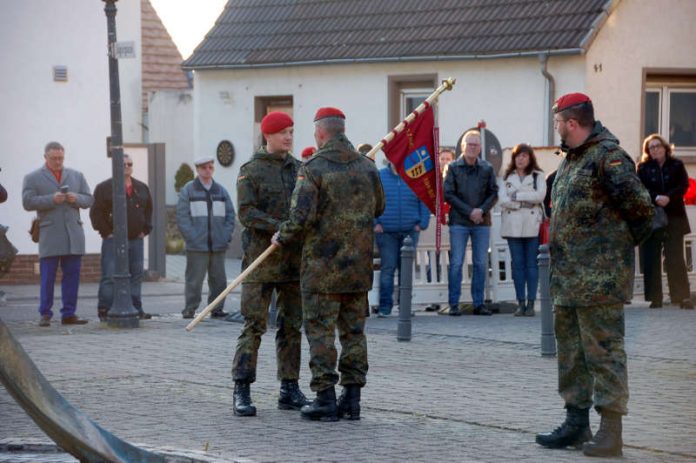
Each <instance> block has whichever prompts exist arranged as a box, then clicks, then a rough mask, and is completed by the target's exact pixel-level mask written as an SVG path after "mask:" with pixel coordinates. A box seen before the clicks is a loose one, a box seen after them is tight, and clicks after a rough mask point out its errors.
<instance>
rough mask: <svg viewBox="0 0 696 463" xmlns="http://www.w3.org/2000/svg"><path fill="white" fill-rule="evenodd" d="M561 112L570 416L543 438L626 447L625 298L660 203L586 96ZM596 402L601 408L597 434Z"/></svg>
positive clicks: (561, 254) (560, 291)
mask: <svg viewBox="0 0 696 463" xmlns="http://www.w3.org/2000/svg"><path fill="white" fill-rule="evenodd" d="M553 111H554V121H555V126H556V128H557V131H558V134H559V135H560V136H561V142H562V144H561V149H562V150H563V151H564V152H565V153H566V156H565V158H564V160H563V161H562V162H561V165H560V166H559V167H558V171H557V174H556V180H555V182H554V184H553V192H552V193H551V203H552V210H551V214H552V215H551V229H550V236H549V251H550V254H551V282H550V284H551V296H552V297H553V304H554V314H555V321H554V328H555V334H556V342H557V345H558V392H559V393H560V395H561V397H562V398H563V400H564V401H565V408H566V420H565V422H564V423H563V424H562V425H561V426H560V427H558V428H557V429H555V430H554V431H553V432H551V433H548V434H538V435H537V436H536V441H537V443H538V444H540V445H543V446H544V447H548V448H565V447H567V446H574V447H578V446H581V445H582V448H583V453H585V455H588V456H618V455H621V453H622V450H621V449H622V447H623V441H622V437H621V434H622V423H621V417H622V415H625V414H626V413H628V410H627V403H628V373H627V370H626V352H625V351H624V313H623V303H624V301H626V300H630V299H631V296H632V293H633V277H634V271H635V270H634V256H635V245H636V244H638V243H640V242H641V241H643V240H645V239H646V238H647V237H648V236H649V235H650V232H651V222H652V215H653V206H652V203H651V200H650V195H649V194H648V192H647V190H646V189H645V187H644V186H643V185H642V184H641V182H640V180H639V179H638V176H637V175H636V171H635V165H634V164H633V161H632V160H631V158H630V157H629V156H628V154H627V153H626V152H625V151H624V150H623V149H622V148H621V147H620V146H619V141H618V140H617V139H616V137H614V135H612V134H611V132H609V131H608V130H607V129H606V128H604V127H603V126H602V124H601V123H600V122H599V121H595V119H594V109H593V106H592V101H590V98H589V97H588V96H587V95H584V94H582V93H571V94H568V95H564V96H562V97H560V98H559V99H558V100H557V101H556V104H555V105H554V108H553ZM593 404H594V406H595V408H596V409H597V411H598V412H599V413H600V414H601V416H602V421H601V424H600V427H599V431H597V434H595V436H594V437H592V433H591V431H590V421H589V410H590V407H591V406H592V405H593ZM590 439H591V440H590ZM587 441H589V442H587Z"/></svg>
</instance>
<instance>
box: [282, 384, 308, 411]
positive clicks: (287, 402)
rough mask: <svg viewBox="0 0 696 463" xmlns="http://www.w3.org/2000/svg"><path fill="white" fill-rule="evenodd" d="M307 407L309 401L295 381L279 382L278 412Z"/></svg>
mask: <svg viewBox="0 0 696 463" xmlns="http://www.w3.org/2000/svg"><path fill="white" fill-rule="evenodd" d="M305 405H309V400H307V397H305V395H304V394H303V393H302V391H301V390H300V386H299V385H298V384H297V380H291V379H284V380H282V381H281V382H280V396H279V397H278V408H279V409H280V410H299V409H300V408H302V407H304V406H305Z"/></svg>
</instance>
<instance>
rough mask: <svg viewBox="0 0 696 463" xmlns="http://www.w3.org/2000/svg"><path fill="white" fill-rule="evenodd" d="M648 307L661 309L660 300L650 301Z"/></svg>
mask: <svg viewBox="0 0 696 463" xmlns="http://www.w3.org/2000/svg"><path fill="white" fill-rule="evenodd" d="M650 308H651V309H661V308H662V301H650Z"/></svg>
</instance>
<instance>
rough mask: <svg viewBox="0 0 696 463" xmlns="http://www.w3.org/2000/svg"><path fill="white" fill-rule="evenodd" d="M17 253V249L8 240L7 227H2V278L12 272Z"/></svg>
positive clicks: (0, 250)
mask: <svg viewBox="0 0 696 463" xmlns="http://www.w3.org/2000/svg"><path fill="white" fill-rule="evenodd" d="M17 252H18V251H17V248H15V247H14V246H13V245H12V243H10V240H8V239H7V227H5V226H3V225H0V276H2V275H4V274H6V273H7V272H9V271H10V267H11V266H12V262H13V261H14V258H15V256H16V255H17Z"/></svg>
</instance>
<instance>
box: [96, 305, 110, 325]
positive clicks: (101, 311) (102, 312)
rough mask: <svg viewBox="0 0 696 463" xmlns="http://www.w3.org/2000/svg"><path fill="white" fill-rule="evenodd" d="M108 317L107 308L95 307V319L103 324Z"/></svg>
mask: <svg viewBox="0 0 696 463" xmlns="http://www.w3.org/2000/svg"><path fill="white" fill-rule="evenodd" d="M108 315H109V308H108V307H103V306H99V307H97V317H99V321H100V322H105V321H106V319H107V318H108Z"/></svg>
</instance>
